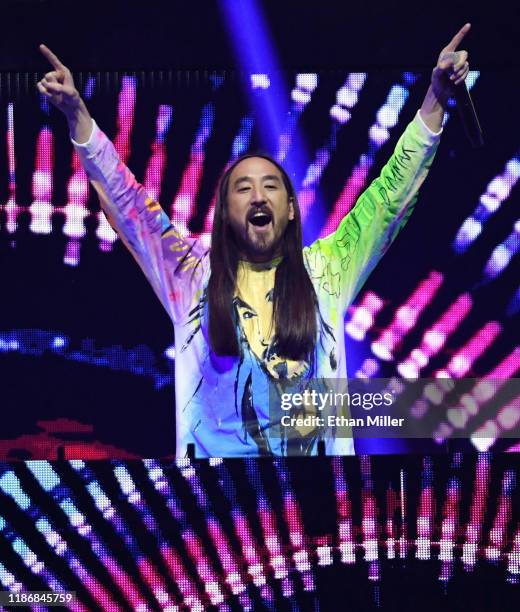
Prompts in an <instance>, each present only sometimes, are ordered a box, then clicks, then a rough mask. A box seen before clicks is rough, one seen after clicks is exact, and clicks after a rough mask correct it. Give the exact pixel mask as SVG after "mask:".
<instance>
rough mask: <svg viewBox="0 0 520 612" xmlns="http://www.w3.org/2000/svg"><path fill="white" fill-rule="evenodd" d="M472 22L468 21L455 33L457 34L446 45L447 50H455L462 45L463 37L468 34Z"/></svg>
mask: <svg viewBox="0 0 520 612" xmlns="http://www.w3.org/2000/svg"><path fill="white" fill-rule="evenodd" d="M470 29H471V24H470V23H466V24H465V25H463V26H462V28H461V29H460V30H459V31H458V32H457V33H456V34H455V36H454V37H453V38H452V39H451V40H450V42H449V43H448V44H447V45H446V47H444V50H445V51H455V49H456V48H457V47H458V46H459V45H460V43H461V41H462V39H463V38H464V36H466V34H467V33H468V32H469V31H470Z"/></svg>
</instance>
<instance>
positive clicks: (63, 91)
mask: <svg viewBox="0 0 520 612" xmlns="http://www.w3.org/2000/svg"><path fill="white" fill-rule="evenodd" d="M40 51H41V52H42V54H43V55H44V57H45V58H46V59H47V60H48V61H49V63H50V64H51V65H52V67H53V68H54V70H51V72H47V74H46V75H45V76H44V77H43V79H42V80H41V81H39V82H38V83H37V85H36V86H37V87H38V91H39V92H40V93H41V94H42V95H44V96H45V97H47V98H48V99H49V101H50V102H51V103H52V104H54V106H55V107H56V108H58V109H59V110H60V111H61V112H62V113H64V114H65V115H69V116H70V115H71V114H74V113H75V112H76V111H77V109H78V108H79V106H80V104H81V97H80V95H79V92H78V90H77V89H76V87H75V85H74V79H73V78H72V74H71V72H70V70H69V69H68V68H67V67H66V66H64V65H63V64H62V63H61V62H60V60H59V59H58V57H57V56H56V55H54V53H53V52H52V51H51V50H50V49H49V48H48V47H46V46H45V45H40Z"/></svg>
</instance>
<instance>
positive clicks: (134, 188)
mask: <svg viewBox="0 0 520 612" xmlns="http://www.w3.org/2000/svg"><path fill="white" fill-rule="evenodd" d="M40 50H41V52H42V54H43V55H44V56H45V57H46V58H47V60H48V61H49V62H50V63H51V65H52V67H53V70H52V71H51V72H48V73H47V74H46V75H45V76H44V77H43V79H42V80H41V81H39V83H38V85H37V87H38V90H39V91H40V93H41V94H42V95H44V96H46V97H47V98H48V99H49V101H50V102H51V103H52V104H53V105H54V106H56V108H58V109H59V110H60V111H61V112H62V113H63V114H64V115H65V117H66V119H67V122H68V124H69V129H70V134H71V137H72V139H73V144H74V146H75V148H76V151H77V152H78V155H79V157H80V159H81V163H82V165H83V167H84V168H85V170H86V172H87V174H88V176H89V178H90V181H91V183H92V185H93V186H94V188H95V189H96V191H97V193H98V196H99V200H100V204H101V208H102V209H103V211H104V213H105V215H106V216H107V218H108V221H109V222H110V224H111V225H112V227H113V228H114V229H115V231H116V232H117V233H118V235H119V237H120V238H121V240H122V241H123V243H124V244H125V246H126V247H127V248H128V249H129V251H130V252H131V253H132V255H133V256H134V258H135V259H136V261H137V263H138V264H139V266H140V267H141V269H142V270H143V272H144V273H145V275H146V277H147V278H148V280H149V282H150V284H151V285H152V287H153V289H154V291H155V292H156V294H157V295H158V297H159V299H160V300H161V302H162V303H163V305H164V307H165V308H166V310H167V311H168V314H169V315H170V317H171V318H172V320H173V321H174V322H180V321H181V320H182V319H183V317H185V316H186V315H187V314H188V312H189V311H190V309H191V308H192V307H193V305H194V304H195V303H196V302H197V300H198V298H199V297H200V291H201V286H202V284H203V281H204V277H205V275H206V273H207V272H208V270H209V267H208V257H207V256H206V255H207V254H206V250H205V249H203V248H202V246H201V245H200V244H199V243H198V242H197V241H196V240H191V239H185V238H183V237H182V236H181V235H180V234H179V233H178V231H177V230H176V229H175V228H174V227H173V226H172V224H171V222H170V220H169V218H168V216H167V215H166V213H165V212H164V211H163V210H162V208H161V206H160V205H159V203H158V202H155V201H153V200H152V199H151V198H149V197H148V195H147V194H146V192H145V190H144V188H143V186H142V185H140V184H139V183H138V182H137V181H136V179H135V177H134V175H133V174H132V173H131V172H130V170H129V169H128V168H127V167H126V166H125V165H124V164H123V163H122V161H121V160H120V159H119V157H118V155H117V152H116V150H115V148H114V146H113V145H112V143H111V142H110V140H109V139H108V138H107V137H106V135H105V134H104V133H103V132H102V131H101V130H100V129H99V128H98V127H97V125H96V123H95V122H94V121H93V119H92V117H91V116H90V114H89V112H88V110H87V107H86V105H85V103H84V101H83V100H82V98H81V96H80V95H79V92H78V90H77V89H76V87H75V85H74V80H73V78H72V74H71V72H70V70H69V69H68V68H67V67H66V66H64V65H63V64H62V62H61V61H60V60H59V59H58V58H57V57H56V55H55V54H54V53H52V51H51V50H50V49H48V48H47V47H46V46H45V45H41V46H40Z"/></svg>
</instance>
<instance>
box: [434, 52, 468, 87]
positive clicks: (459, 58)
mask: <svg viewBox="0 0 520 612" xmlns="http://www.w3.org/2000/svg"><path fill="white" fill-rule="evenodd" d="M438 67H439V68H440V69H441V70H443V71H445V72H447V73H448V74H449V75H450V79H451V80H452V81H454V82H456V83H459V82H460V81H461V80H464V79H465V78H466V76H467V74H468V72H469V64H468V52H467V51H449V52H448V53H445V54H443V55H442V56H441V58H440V60H439V64H438Z"/></svg>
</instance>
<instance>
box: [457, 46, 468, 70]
mask: <svg viewBox="0 0 520 612" xmlns="http://www.w3.org/2000/svg"><path fill="white" fill-rule="evenodd" d="M467 63H468V52H467V51H458V52H457V59H456V62H455V64H454V65H453V72H458V71H459V70H460V69H461V68H462V67H463V66H464V65H465V64H467Z"/></svg>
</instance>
